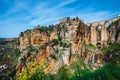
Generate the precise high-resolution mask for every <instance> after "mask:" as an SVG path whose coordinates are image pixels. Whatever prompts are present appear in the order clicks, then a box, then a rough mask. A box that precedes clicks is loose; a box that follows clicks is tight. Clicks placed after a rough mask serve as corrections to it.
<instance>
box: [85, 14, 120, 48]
mask: <svg viewBox="0 0 120 80" xmlns="http://www.w3.org/2000/svg"><path fill="white" fill-rule="evenodd" d="M118 19H120V16H118V17H115V18H112V19H108V20H102V21H98V22H92V23H87V26H90V28H91V40H90V41H91V43H92V44H94V45H96V43H97V42H100V43H102V45H103V46H106V45H107V40H108V31H107V27H108V26H109V25H110V24H111V23H113V22H115V21H117V20H118Z"/></svg>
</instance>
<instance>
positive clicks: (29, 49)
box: [16, 17, 120, 80]
mask: <svg viewBox="0 0 120 80" xmlns="http://www.w3.org/2000/svg"><path fill="white" fill-rule="evenodd" d="M90 29H91V27H90V26H87V25H86V24H84V22H83V21H82V20H80V19H79V18H78V17H76V18H73V19H71V18H68V17H67V18H64V19H62V20H60V23H59V24H56V25H50V26H49V27H43V26H39V25H38V26H37V27H35V28H34V29H31V30H26V31H25V32H22V33H21V34H20V37H19V38H18V48H19V49H20V51H21V52H22V54H21V56H20V57H19V59H18V65H17V66H16V70H17V73H16V76H17V77H18V79H21V78H23V77H26V76H27V77H26V78H25V79H26V80H27V79H31V75H32V73H35V72H37V70H39V67H41V66H42V67H43V68H42V69H43V74H53V75H56V74H57V73H59V70H60V69H61V67H65V68H67V69H69V72H70V73H74V72H75V70H76V69H81V70H86V69H89V70H96V69H98V68H100V67H102V66H103V64H104V63H105V60H103V58H106V57H105V56H106V55H105V54H103V52H104V51H106V50H103V49H102V45H101V43H100V42H98V43H97V45H95V46H94V45H92V44H91V41H90V40H91V31H90ZM102 50H103V51H102ZM118 52H119V51H118ZM118 60H119V58H118V59H117V61H116V62H117V63H120V62H119V61H118ZM22 76H23V77H22ZM41 76H42V75H41ZM79 76H81V75H80V74H79Z"/></svg>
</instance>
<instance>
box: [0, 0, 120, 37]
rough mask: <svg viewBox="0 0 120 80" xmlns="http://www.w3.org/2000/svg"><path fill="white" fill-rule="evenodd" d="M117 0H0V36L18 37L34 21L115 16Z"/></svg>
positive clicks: (34, 24) (50, 21) (45, 21)
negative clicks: (68, 17)
mask: <svg viewBox="0 0 120 80" xmlns="http://www.w3.org/2000/svg"><path fill="white" fill-rule="evenodd" d="M119 6H120V0H0V37H5V38H11V37H18V35H19V33H20V32H22V31H25V30H26V29H32V28H33V27H34V26H36V25H38V24H39V25H49V24H56V23H58V20H59V19H61V18H64V17H67V16H70V17H76V16H78V17H79V18H80V19H82V20H83V21H84V22H85V23H89V22H94V21H100V20H104V19H109V18H113V17H117V16H118V15H119V14H120V8H119Z"/></svg>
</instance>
